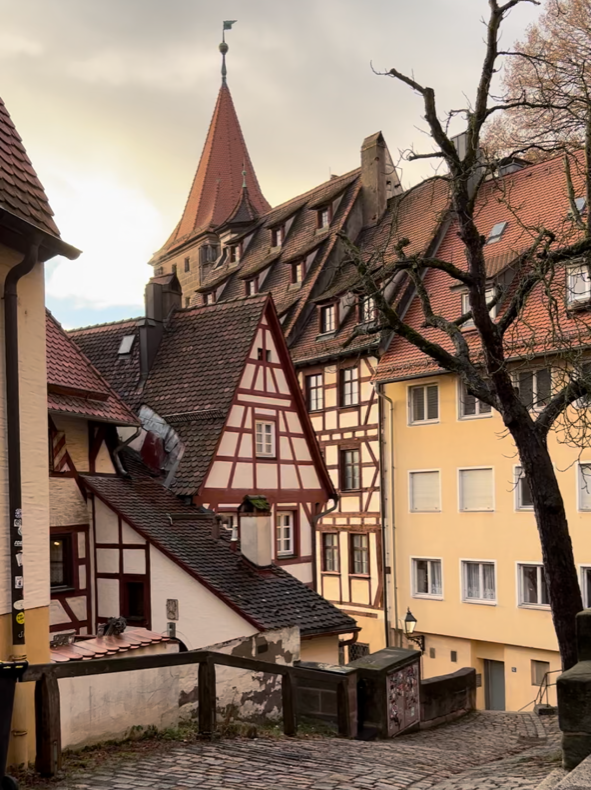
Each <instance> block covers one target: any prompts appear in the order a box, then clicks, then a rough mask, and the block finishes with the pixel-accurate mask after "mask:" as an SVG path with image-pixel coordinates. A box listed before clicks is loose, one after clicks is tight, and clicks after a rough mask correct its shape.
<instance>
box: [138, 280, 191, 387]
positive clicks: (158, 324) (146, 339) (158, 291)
mask: <svg viewBox="0 0 591 790" xmlns="http://www.w3.org/2000/svg"><path fill="white" fill-rule="evenodd" d="M181 299H182V289H181V284H180V283H179V281H178V279H177V276H176V274H167V275H164V276H160V277H152V279H151V280H150V281H149V282H148V284H147V285H146V291H145V305H146V317H145V318H144V319H143V321H142V322H141V323H140V370H141V380H142V382H144V381H145V380H146V379H147V377H148V374H149V373H150V370H151V368H152V365H153V364H154V359H155V358H156V353H157V351H158V348H159V346H160V341H161V340H162V335H163V334H164V324H165V322H166V321H167V319H168V318H169V316H170V314H171V313H172V311H173V310H177V309H178V308H180V306H181Z"/></svg>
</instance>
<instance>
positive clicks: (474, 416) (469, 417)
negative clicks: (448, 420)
mask: <svg viewBox="0 0 591 790" xmlns="http://www.w3.org/2000/svg"><path fill="white" fill-rule="evenodd" d="M490 417H492V411H491V412H489V413H488V414H461V415H460V416H459V417H458V420H460V422H469V421H470V420H487V419H489V418H490Z"/></svg>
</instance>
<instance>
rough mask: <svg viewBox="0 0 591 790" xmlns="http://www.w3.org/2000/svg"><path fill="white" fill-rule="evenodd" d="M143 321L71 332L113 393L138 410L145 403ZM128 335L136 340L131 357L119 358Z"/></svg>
mask: <svg viewBox="0 0 591 790" xmlns="http://www.w3.org/2000/svg"><path fill="white" fill-rule="evenodd" d="M141 320H143V319H141V318H129V319H127V320H125V321H114V322H113V323H109V324H97V325H96V326H87V327H84V328H81V329H72V330H71V331H70V332H68V335H69V337H71V338H72V339H73V340H74V341H75V343H76V345H77V346H78V347H79V348H80V349H81V350H82V351H83V352H84V354H85V355H86V356H87V357H88V358H89V359H91V360H92V362H93V364H94V365H95V366H96V368H97V369H98V370H99V371H100V373H101V374H102V375H103V376H104V377H105V378H106V379H107V381H108V382H109V383H110V384H111V386H112V387H113V389H115V391H116V392H117V393H118V394H119V395H120V396H121V397H122V398H123V400H124V401H125V402H126V403H127V404H128V405H129V406H130V407H131V408H132V409H134V410H137V409H138V408H139V407H140V405H141V403H140V402H139V401H140V400H141V391H140V389H139V378H140V342H139V340H140V338H139V328H138V322H139V321H141ZM128 335H134V337H135V339H134V341H133V345H132V347H131V352H130V353H129V354H119V353H118V351H119V348H120V346H121V341H122V340H123V338H124V337H126V336H128Z"/></svg>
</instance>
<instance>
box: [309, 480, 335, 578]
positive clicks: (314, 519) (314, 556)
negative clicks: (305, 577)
mask: <svg viewBox="0 0 591 790" xmlns="http://www.w3.org/2000/svg"><path fill="white" fill-rule="evenodd" d="M331 499H332V501H333V502H334V505H332V506H331V507H329V508H327V509H326V510H323V511H322V512H321V513H317V514H316V515H315V516H312V538H313V540H314V546H313V547H312V589H313V590H314V592H318V590H317V589H316V588H317V586H318V585H317V583H316V579H317V573H318V559H317V551H316V526H317V524H318V522H319V521H320V519H321V518H324V517H325V516H328V514H329V513H334V511H335V510H336V509H337V507H338V506H339V495H338V494H336V493H335V495H334V497H331Z"/></svg>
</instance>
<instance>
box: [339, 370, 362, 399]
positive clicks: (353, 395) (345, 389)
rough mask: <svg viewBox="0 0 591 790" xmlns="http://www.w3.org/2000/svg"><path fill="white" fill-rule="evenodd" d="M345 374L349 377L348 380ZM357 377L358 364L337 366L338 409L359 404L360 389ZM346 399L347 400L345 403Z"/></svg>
mask: <svg viewBox="0 0 591 790" xmlns="http://www.w3.org/2000/svg"><path fill="white" fill-rule="evenodd" d="M347 376H349V377H350V378H349V379H348V380H347ZM359 378H360V376H359V366H358V365H353V366H349V367H345V368H339V375H338V386H339V393H338V395H339V408H340V409H350V408H352V407H353V406H359V394H360V393H359V390H360V389H361V383H360V381H359ZM347 401H349V402H348V403H347Z"/></svg>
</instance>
